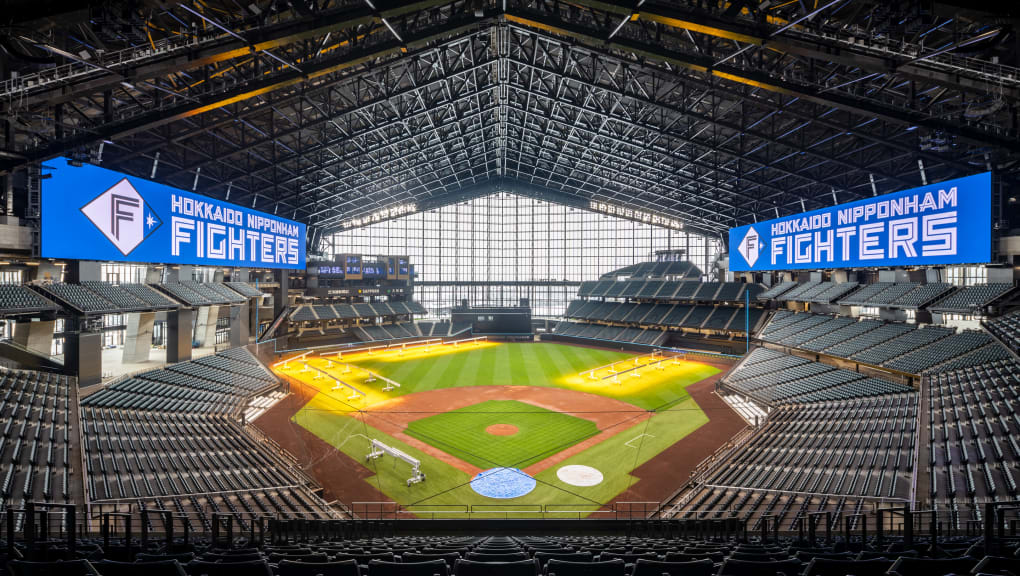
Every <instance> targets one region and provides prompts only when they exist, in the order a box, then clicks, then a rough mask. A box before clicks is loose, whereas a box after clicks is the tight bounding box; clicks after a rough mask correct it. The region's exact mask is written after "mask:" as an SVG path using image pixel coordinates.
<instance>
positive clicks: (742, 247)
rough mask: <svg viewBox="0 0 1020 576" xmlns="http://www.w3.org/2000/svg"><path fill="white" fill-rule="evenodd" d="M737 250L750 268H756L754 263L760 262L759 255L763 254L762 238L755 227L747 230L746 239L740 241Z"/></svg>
mask: <svg viewBox="0 0 1020 576" xmlns="http://www.w3.org/2000/svg"><path fill="white" fill-rule="evenodd" d="M737 250H738V251H739V252H740V255H741V256H743V257H744V260H745V261H746V262H747V265H748V266H749V267H754V263H755V262H757V261H758V255H759V253H760V252H761V238H760V237H759V236H758V231H757V230H755V229H754V227H750V228H748V229H747V234H745V235H744V239H743V240H741V241H740V244H739V245H738V246H737Z"/></svg>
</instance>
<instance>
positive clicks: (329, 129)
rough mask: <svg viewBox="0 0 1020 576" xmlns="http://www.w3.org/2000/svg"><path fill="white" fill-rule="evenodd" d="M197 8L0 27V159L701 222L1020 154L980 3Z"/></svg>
mask: <svg viewBox="0 0 1020 576" xmlns="http://www.w3.org/2000/svg"><path fill="white" fill-rule="evenodd" d="M207 4H208V6H209V9H208V10H206V11H204V12H202V11H198V10H195V9H192V8H190V5H186V4H185V5H179V6H174V7H171V8H159V9H157V10H154V11H152V12H151V13H150V14H149V15H148V16H147V17H142V16H141V15H139V13H137V12H133V11H130V10H127V11H120V12H118V11H117V10H116V6H115V5H116V3H105V4H104V6H97V7H92V8H90V9H89V10H88V11H86V12H89V13H88V14H87V16H88V18H87V19H84V20H82V19H81V17H80V13H79V12H74V11H71V12H69V13H68V14H66V15H64V17H65V19H66V20H67V22H65V21H63V20H61V19H59V18H56V19H52V18H51V19H48V20H47V21H46V22H48V24H47V25H48V26H50V29H57V30H59V29H61V27H65V28H66V27H68V26H71V25H84V26H86V28H87V29H88V30H90V31H91V36H93V37H90V40H91V42H88V41H85V40H81V41H80V45H73V44H74V43H75V42H76V40H69V41H68V42H69V43H70V44H71V45H69V46H65V48H66V49H60V50H59V51H55V50H53V48H55V47H53V46H51V45H50V44H48V43H47V41H46V38H44V37H43V36H40V37H38V38H36V37H33V36H31V34H30V33H28V32H26V33H25V34H22V35H21V36H20V37H18V38H14V39H12V40H11V43H12V46H14V48H15V53H14V57H12V58H11V68H12V69H14V70H17V71H18V72H19V74H18V76H17V78H12V79H8V80H6V81H4V82H0V94H3V95H5V96H7V97H8V98H6V99H5V100H7V101H8V102H12V103H13V104H10V105H9V106H8V107H7V109H6V111H7V112H8V114H14V115H16V116H17V117H18V118H19V122H20V123H19V124H17V125H15V129H14V131H13V133H12V135H11V138H10V141H9V144H8V145H7V146H6V148H7V154H3V155H0V171H2V170H14V169H20V168H23V167H24V166H25V165H26V164H27V163H31V162H33V161H38V160H42V159H45V158H48V157H52V156H54V155H56V154H62V153H71V154H73V155H74V156H76V157H78V158H81V159H86V160H90V161H93V162H99V163H101V165H103V166H105V167H110V168H114V169H118V170H123V171H127V172H130V173H134V174H138V175H143V176H151V175H152V174H155V178H156V179H157V180H160V181H163V182H165V183H167V184H171V185H174V186H177V187H180V188H183V189H187V190H192V189H194V190H196V191H198V192H200V193H204V194H208V195H210V196H213V197H217V198H225V199H228V200H230V201H233V202H237V203H239V204H242V205H248V206H253V207H255V208H257V209H261V210H267V211H272V212H274V213H278V214H280V215H281V216H286V217H290V218H295V219H298V220H301V221H304V222H306V223H308V224H309V225H311V226H312V227H313V229H315V230H318V232H319V233H321V232H323V231H327V230H331V229H335V228H336V227H337V226H338V225H339V224H340V222H342V221H343V220H344V219H347V218H350V217H353V216H358V215H362V214H366V213H371V212H373V211H376V210H379V209H381V208H386V207H389V206H393V205H399V204H403V203H412V202H413V203H418V204H427V203H429V202H439V201H442V200H443V199H445V198H450V197H455V196H457V195H458V194H470V193H471V191H472V190H476V189H478V188H481V187H488V186H490V185H491V184H493V183H498V184H499V185H500V186H504V187H516V188H521V189H524V188H526V189H528V190H533V191H539V192H541V193H549V194H557V195H559V196H560V198H561V199H576V200H577V201H579V202H587V201H590V200H592V199H595V200H599V201H606V202H613V203H617V204H621V205H626V206H633V207H636V208H641V209H646V210H650V211H655V212H660V213H662V214H665V215H669V216H670V217H676V218H679V219H682V220H683V221H684V222H685V223H686V224H687V225H688V226H689V227H690V228H691V229H694V230H699V231H703V232H705V233H710V234H715V233H719V232H722V231H724V230H725V229H727V228H729V227H731V226H734V225H739V224H746V223H750V222H753V221H755V220H762V219H768V218H772V217H775V216H777V215H785V214H789V213H793V212H801V211H803V210H811V209H814V208H820V207H824V206H830V205H832V204H834V203H837V202H846V201H850V200H854V199H858V198H862V197H867V196H871V195H873V194H876V193H884V192H890V191H894V190H900V189H905V188H910V187H914V186H917V185H919V184H921V183H922V181H924V180H927V181H928V182H932V181H940V180H943V179H948V178H952V177H958V176H962V175H966V174H970V173H973V172H977V171H983V170H985V169H987V168H988V167H989V166H990V167H992V168H997V169H998V171H999V173H1000V175H1001V176H1002V177H1004V178H1006V179H1007V180H1008V181H1010V182H1015V179H1016V170H1018V169H1020V168H1018V167H1020V162H1017V161H1018V160H1020V144H1018V142H1020V139H1018V138H1017V126H1016V125H1015V123H1013V122H1011V121H1010V118H1011V117H1013V116H1014V115H1015V114H1016V113H1017V110H1016V107H1017V106H1018V101H1020V99H1018V98H1015V97H1010V94H1013V93H1014V92H1018V93H1020V80H1017V78H1020V74H1017V73H1016V72H1018V70H1016V69H1015V68H1013V67H1014V66H1015V65H1016V64H1017V62H1016V54H1015V51H1011V50H1009V49H1008V46H1007V45H1008V43H1004V40H1005V38H1006V36H1007V35H1008V34H1010V33H1011V32H1010V31H1008V30H1006V29H1005V28H1003V27H1002V26H1001V25H993V24H994V23H995V22H996V20H995V17H994V15H981V14H978V13H973V12H968V13H966V14H963V15H959V14H958V15H957V18H956V20H955V21H954V22H953V23H952V26H949V25H948V24H949V23H948V19H949V17H947V16H943V15H940V11H938V10H936V11H934V12H933V13H932V14H915V13H912V12H910V11H909V10H908V9H907V8H901V7H898V6H890V5H889V4H888V3H882V2H867V1H863V0H861V1H855V2H837V3H826V4H822V5H820V6H818V7H814V6H811V7H809V8H805V7H804V4H803V3H780V4H778V5H776V6H771V5H764V4H763V5H761V6H756V5H754V4H753V3H752V4H751V5H750V7H749V8H748V9H746V10H743V11H740V12H737V11H735V10H726V9H723V8H714V7H704V8H699V7H696V6H693V5H692V6H687V5H683V6H681V5H679V4H677V3H667V2H651V3H645V4H642V6H641V8H640V10H639V11H637V12H635V11H634V10H633V9H632V8H631V7H630V5H629V4H626V3H623V2H616V1H598V2H595V1H590V0H580V1H579V2H576V3H570V4H562V3H554V4H546V3H537V2H528V1H514V0H507V1H505V2H504V1H502V0H500V1H498V2H497V1H494V0H487V1H479V2H473V3H466V2H459V3H458V2H446V1H440V0H431V1H420V2H410V3H407V2H403V3H400V2H375V3H374V4H373V5H372V6H374V7H375V8H374V9H373V8H371V7H369V6H368V5H367V4H365V3H353V2H352V3H340V4H336V3H328V2H327V3H325V4H324V5H322V6H318V5H317V4H305V3H301V2H294V3H291V5H292V8H286V9H284V8H277V7H275V4H273V3H270V2H253V3H251V4H250V5H249V6H247V7H239V5H238V4H236V3H232V2H210V3H207ZM24 14H26V15H28V14H29V12H28V11H27V10H26V11H25V12H24ZM182 24H183V25H185V26H187V27H189V28H188V30H191V31H192V32H188V34H190V35H191V36H190V37H188V38H187V39H186V40H182V39H181V38H179V37H178V36H180V33H179V32H177V33H175V31H177V30H183V29H184V28H182V27H181V26H182ZM114 25H116V26H118V28H117V30H120V31H121V32H120V33H119V34H118V35H113V34H110V33H109V30H111V29H113V27H114ZM85 36H86V37H89V35H85ZM74 37H75V38H78V35H75V36H74ZM98 46H104V47H105V48H104V50H103V51H102V53H100V52H99V51H97V47H98ZM933 46H938V47H941V48H939V49H933V48H931V47H933ZM19 51H22V52H24V54H22V55H23V56H25V57H26V58H24V59H19V58H18V57H17V55H18V54H19V53H20V52H19ZM29 57H30V58H34V59H35V60H40V59H42V60H48V61H52V63H53V64H57V65H58V66H57V67H55V68H54V67H52V66H50V67H45V66H41V65H40V64H39V63H38V62H33V61H32V60H31V59H30V58H29Z"/></svg>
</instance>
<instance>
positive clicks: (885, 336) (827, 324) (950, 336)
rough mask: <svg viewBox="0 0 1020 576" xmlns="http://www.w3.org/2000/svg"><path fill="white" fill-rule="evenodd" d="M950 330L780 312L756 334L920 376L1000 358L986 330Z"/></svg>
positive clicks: (1000, 352) (776, 341)
mask: <svg viewBox="0 0 1020 576" xmlns="http://www.w3.org/2000/svg"><path fill="white" fill-rule="evenodd" d="M955 332H956V331H955V329H953V328H947V327H944V326H934V325H932V326H924V327H918V326H915V325H913V324H902V323H896V322H889V323H885V322H882V321H879V320H871V319H855V318H852V317H848V316H826V315H822V314H810V313H793V312H790V311H786V310H781V311H779V312H777V313H776V314H775V315H774V316H773V318H772V320H771V321H770V322H769V324H768V325H767V326H765V328H764V329H763V330H762V331H761V333H760V334H759V337H760V338H761V339H762V340H764V341H766V342H771V343H773V344H779V345H781V346H788V347H790V348H800V349H803V350H810V351H812V352H821V353H824V354H828V355H831V356H838V357H840V358H846V359H850V360H855V361H858V362H863V363H865V364H871V365H873V366H882V367H884V368H889V369H892V370H898V371H901V372H907V373H910V374H920V373H921V372H924V371H926V370H930V369H932V368H936V367H937V366H939V365H941V364H945V363H949V362H957V363H958V364H956V365H957V366H960V365H972V363H973V362H980V361H982V360H983V359H998V358H1003V357H1004V356H1003V353H1004V352H1005V350H996V348H1001V346H1000V345H999V344H998V343H997V342H995V340H994V339H993V338H991V337H990V336H988V335H987V334H985V333H983V332H975V331H964V332H960V333H958V334H957V333H955ZM979 352H980V353H979ZM961 363H962V364H961Z"/></svg>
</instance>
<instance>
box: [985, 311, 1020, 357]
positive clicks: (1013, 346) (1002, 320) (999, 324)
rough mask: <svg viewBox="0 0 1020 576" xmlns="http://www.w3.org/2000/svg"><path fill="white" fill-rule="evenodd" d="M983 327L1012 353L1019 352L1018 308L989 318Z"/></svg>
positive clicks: (1019, 316) (1019, 320)
mask: <svg viewBox="0 0 1020 576" xmlns="http://www.w3.org/2000/svg"><path fill="white" fill-rule="evenodd" d="M985 327H986V328H988V331H989V332H991V333H992V334H995V336H996V337H998V338H999V340H1001V341H1002V343H1003V344H1005V345H1006V346H1007V347H1008V348H1009V349H1010V350H1012V351H1013V353H1014V354H1016V353H1020V310H1018V311H1016V312H1013V313H1011V314H1006V315H1005V316H1000V317H999V318H995V319H993V320H989V321H988V322H987V323H985Z"/></svg>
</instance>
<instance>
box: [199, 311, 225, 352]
mask: <svg viewBox="0 0 1020 576" xmlns="http://www.w3.org/2000/svg"><path fill="white" fill-rule="evenodd" d="M219 317H220V307H219V306H202V307H201V308H199V309H198V316H196V320H195V342H198V345H199V347H205V346H215V345H216V320H217V319H218V318H219Z"/></svg>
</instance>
